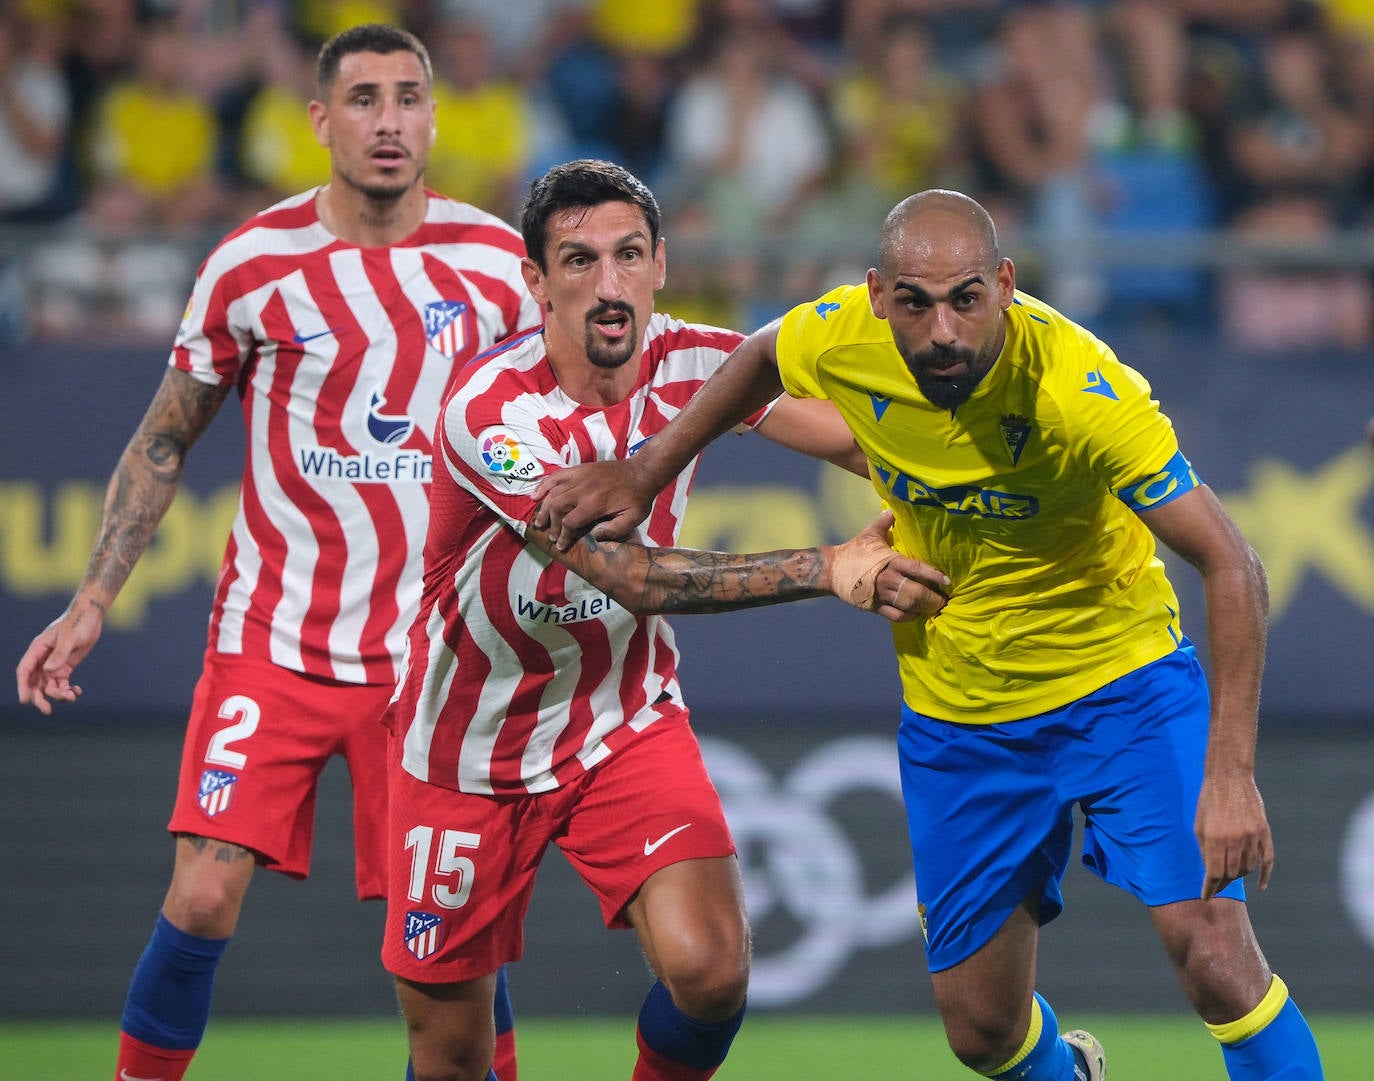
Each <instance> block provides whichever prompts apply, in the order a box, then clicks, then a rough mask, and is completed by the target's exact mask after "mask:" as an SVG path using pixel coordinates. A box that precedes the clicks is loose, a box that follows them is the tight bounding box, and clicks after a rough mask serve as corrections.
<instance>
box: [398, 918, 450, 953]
mask: <svg viewBox="0 0 1374 1081" xmlns="http://www.w3.org/2000/svg"><path fill="white" fill-rule="evenodd" d="M404 938H405V945H406V949H408V950H409V951H410V952H411V953H413V954H414V955H415V960H417V961H423V960H424V959H425V958H426V957H428V956H429V955H430V954H432V953H436V952H437V951H438V950H439V948H440V947H441V946H443V944H444V918H443V917H442V916H436V915H435V914H434V913H433V912H419V911H416V910H414V909H412V910H411V911H409V912H407V913H406V927H405V931H404Z"/></svg>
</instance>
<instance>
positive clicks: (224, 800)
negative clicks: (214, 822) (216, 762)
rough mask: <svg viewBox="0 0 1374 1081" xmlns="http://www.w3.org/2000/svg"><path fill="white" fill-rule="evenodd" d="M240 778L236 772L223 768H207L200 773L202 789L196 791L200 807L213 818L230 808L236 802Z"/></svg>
mask: <svg viewBox="0 0 1374 1081" xmlns="http://www.w3.org/2000/svg"><path fill="white" fill-rule="evenodd" d="M238 783H239V778H238V774H236V773H226V772H225V771H224V770H222V769H207V770H206V771H205V772H204V773H202V774H201V775H200V789H199V791H198V792H197V793H196V802H197V803H199V804H200V809H201V810H202V811H204V812H205V813H206V814H208V815H209V816H210V817H211V818H214V817H215V815H217V814H220V813H222V812H224V811H227V810H229V807H230V805H231V804H232V803H233V802H234V789H236V788H237V787H238Z"/></svg>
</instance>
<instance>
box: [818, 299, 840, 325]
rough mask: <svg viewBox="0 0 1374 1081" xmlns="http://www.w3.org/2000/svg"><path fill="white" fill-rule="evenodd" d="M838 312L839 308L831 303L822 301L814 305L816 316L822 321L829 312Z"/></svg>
mask: <svg viewBox="0 0 1374 1081" xmlns="http://www.w3.org/2000/svg"><path fill="white" fill-rule="evenodd" d="M839 310H840V306H839V305H838V304H836V303H834V302H833V301H824V300H823V301H821V302H820V303H819V304H817V305H816V314H817V315H819V316H820V317H821V319H822V320H824V319H825V318H826V316H828V315H829V314H830V313H831V312H837V311H839Z"/></svg>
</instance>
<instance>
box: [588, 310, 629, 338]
mask: <svg viewBox="0 0 1374 1081" xmlns="http://www.w3.org/2000/svg"><path fill="white" fill-rule="evenodd" d="M592 324H593V325H594V326H595V327H596V328H597V329H598V330H600V331H601V333H602V334H604V335H606V337H608V338H621V337H624V336H625V334H627V333H628V332H629V330H630V316H629V314H628V313H626V312H607V313H606V314H605V315H599V316H597V317H596V318H595V319H593V320H592Z"/></svg>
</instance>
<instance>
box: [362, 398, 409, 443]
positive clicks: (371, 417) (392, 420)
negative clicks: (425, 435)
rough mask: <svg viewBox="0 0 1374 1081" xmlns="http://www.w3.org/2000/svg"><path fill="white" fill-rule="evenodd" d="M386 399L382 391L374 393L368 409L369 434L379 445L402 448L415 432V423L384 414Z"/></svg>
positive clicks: (394, 415) (395, 415)
mask: <svg viewBox="0 0 1374 1081" xmlns="http://www.w3.org/2000/svg"><path fill="white" fill-rule="evenodd" d="M384 405H386V399H385V398H383V397H382V392H381V391H380V390H374V391H373V392H372V402H371V404H370V405H368V407H367V434H368V435H370V436H372V438H373V439H375V440H376V441H377V442H378V443H381V444H382V445H383V446H387V447H396V446H400V445H401V444H402V443H404V442H405V441H406V440H407V439H409V438H410V433H411V432H413V431H414V430H415V422H414V421H413V420H411V419H410V418H409V417H407V416H404V415H398V414H387V413H383V412H382V406H384Z"/></svg>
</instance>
